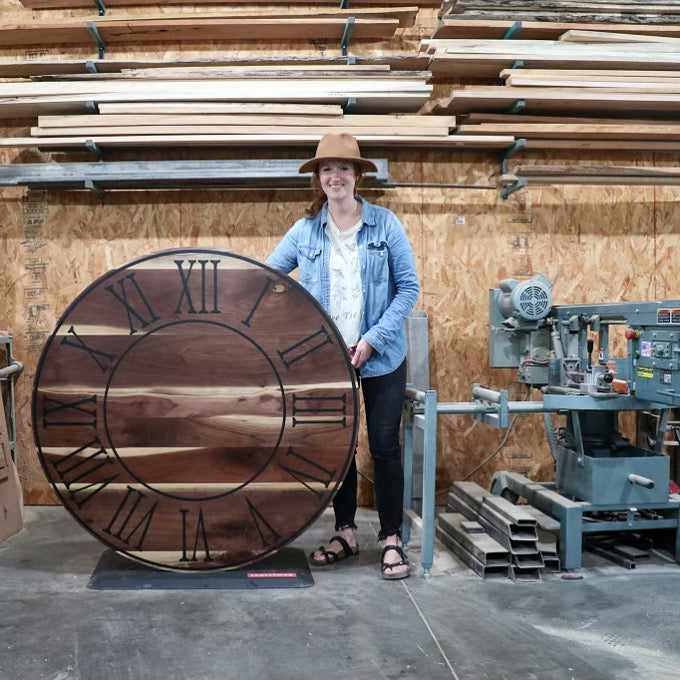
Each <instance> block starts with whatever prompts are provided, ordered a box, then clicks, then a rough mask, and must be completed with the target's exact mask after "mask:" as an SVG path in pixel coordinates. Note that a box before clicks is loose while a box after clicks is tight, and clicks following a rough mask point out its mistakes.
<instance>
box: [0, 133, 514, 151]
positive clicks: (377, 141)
mask: <svg viewBox="0 0 680 680" xmlns="http://www.w3.org/2000/svg"><path fill="white" fill-rule="evenodd" d="M320 137H321V135H320V134H317V135H308V134H304V135H281V134H276V135H130V136H128V135H115V136H110V137H107V136H102V137H98V136H96V135H92V136H90V135H88V136H87V137H54V138H49V139H39V138H36V137H5V138H0V147H5V148H36V147H39V148H41V149H45V150H49V149H68V148H71V149H73V148H79V149H86V148H87V144H88V143H89V142H94V143H95V144H96V145H97V146H99V147H102V148H142V147H160V148H163V147H173V146H175V147H182V146H194V147H199V146H212V147H217V146H235V147H245V148H254V147H259V146H264V147H267V146H280V147H297V146H310V147H313V146H315V145H316V144H317V143H318V142H319V139H320ZM356 138H357V141H358V142H359V143H360V144H361V145H362V147H363V146H364V145H365V146H366V147H380V148H382V147H392V146H395V147H397V148H404V146H405V145H407V146H409V147H412V148H434V149H453V148H457V149H461V148H463V149H464V148H468V149H485V148H488V149H503V148H507V147H509V146H511V145H512V144H513V143H514V141H515V138H514V137H512V136H510V135H499V136H497V137H493V136H490V135H488V136H487V135H474V136H466V135H448V136H446V137H437V136H431V135H411V136H399V137H392V136H388V135H356Z"/></svg>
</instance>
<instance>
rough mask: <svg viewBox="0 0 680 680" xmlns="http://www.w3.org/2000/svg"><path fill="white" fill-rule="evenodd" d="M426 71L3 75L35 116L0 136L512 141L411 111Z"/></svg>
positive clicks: (10, 98)
mask: <svg viewBox="0 0 680 680" xmlns="http://www.w3.org/2000/svg"><path fill="white" fill-rule="evenodd" d="M428 78H429V73H428V72H398V71H391V70H390V69H389V67H387V66H384V67H362V66H360V65H359V66H356V65H355V66H349V65H347V66H345V67H344V68H343V69H332V68H331V69H329V68H327V67H324V66H319V67H316V68H315V67H312V66H306V67H300V66H298V67H295V66H292V67H271V68H267V67H259V68H258V67H203V68H202V69H198V70H195V69H194V68H193V67H182V68H175V69H172V68H165V69H129V70H123V71H121V72H119V73H114V74H89V75H83V76H81V77H62V76H60V77H56V76H55V77H53V78H49V79H34V80H22V81H18V82H5V83H0V117H11V116H26V115H31V116H36V115H37V116H38V124H37V125H36V126H34V127H32V128H31V130H30V136H29V137H12V138H6V139H0V146H2V147H20V148H24V147H39V148H41V149H44V150H50V149H51V150H64V149H73V148H80V149H83V148H86V147H88V146H91V145H92V144H95V145H96V146H98V147H102V148H130V147H132V148H140V147H157V148H158V147H161V148H166V147H181V146H192V147H206V146H209V147H216V146H235V147H255V146H264V147H272V146H312V145H315V144H316V143H317V142H318V140H319V138H320V137H321V136H322V135H323V134H325V133H327V132H329V131H333V130H339V129H343V130H349V131H350V132H352V133H353V134H354V135H355V136H356V137H357V139H358V140H359V141H360V142H362V143H365V144H372V145H374V146H375V145H379V146H410V147H421V148H430V147H434V148H438V147H440V148H451V147H456V148H460V147H468V146H474V147H476V148H487V147H488V148H506V147H508V146H509V145H511V144H512V143H513V142H514V138H512V137H510V136H508V135H505V134H501V135H482V136H480V137H479V138H475V137H468V136H466V135H452V134H451V131H452V129H453V128H454V127H455V125H456V120H455V118H454V117H451V116H419V115H413V113H414V112H417V111H418V110H419V109H421V108H422V106H423V104H425V103H426V102H427V101H428V100H429V96H430V92H431V89H432V86H431V85H429V84H428V83H427V80H428ZM350 104H351V106H350ZM95 108H96V111H97V112H96V113H92V110H94V109H95ZM88 109H89V111H88ZM348 109H349V111H351V112H349V111H348ZM409 114H410V115H409Z"/></svg>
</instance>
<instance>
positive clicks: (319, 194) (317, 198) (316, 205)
mask: <svg viewBox="0 0 680 680" xmlns="http://www.w3.org/2000/svg"><path fill="white" fill-rule="evenodd" d="M352 165H353V166H354V177H355V180H356V183H355V185H354V188H355V189H356V188H357V187H358V186H359V182H361V178H362V177H363V176H364V173H363V172H362V170H361V167H360V166H359V165H357V164H356V163H352ZM312 189H313V190H314V198H313V199H312V202H311V203H310V204H309V207H308V208H307V212H306V213H305V215H306V216H307V217H314V215H317V214H318V213H319V211H320V210H321V208H323V204H324V203H325V202H326V200H327V199H326V194H324V192H323V189H322V188H321V182H320V181H319V164H318V163H317V164H316V167H315V168H314V172H313V173H312Z"/></svg>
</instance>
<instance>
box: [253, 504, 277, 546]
mask: <svg viewBox="0 0 680 680" xmlns="http://www.w3.org/2000/svg"><path fill="white" fill-rule="evenodd" d="M246 505H247V506H248V511H249V512H250V515H251V517H252V518H253V522H255V528H256V529H257V533H258V534H259V535H260V540H261V541H262V547H263V548H266V547H267V546H268V545H271V543H273V542H275V541H278V540H279V539H280V538H281V534H280V533H279V532H278V531H277V530H276V529H274V527H273V526H272V525H271V524H270V523H269V522H268V521H267V519H266V518H265V516H264V515H263V514H262V513H261V512H260V511H259V510H258V508H257V507H256V506H255V503H253V502H252V501H251V500H250V498H246Z"/></svg>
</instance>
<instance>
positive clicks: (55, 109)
mask: <svg viewBox="0 0 680 680" xmlns="http://www.w3.org/2000/svg"><path fill="white" fill-rule="evenodd" d="M265 96H266V97H267V98H268V100H269V102H271V101H276V100H277V99H278V101H282V102H288V103H291V102H299V103H301V104H310V103H323V104H336V105H339V106H346V105H347V104H348V102H349V101H350V99H352V104H353V107H352V110H353V111H356V112H357V113H383V112H384V113H394V112H397V111H399V112H415V111H419V110H420V109H422V108H423V106H424V105H425V104H426V103H427V102H428V100H429V93H427V92H422V93H421V92H407V93H394V92H366V93H352V92H347V91H338V92H334V93H331V94H320V93H311V92H310V93H307V94H303V93H297V94H296V95H295V96H291V95H286V93H285V92H282V93H280V94H279V95H274V94H273V93H270V92H260V93H259V94H257V93H254V94H253V95H252V96H250V97H245V96H244V97H241V98H240V100H241V101H244V102H247V101H259V100H261V99H262V98H263V97H265ZM195 99H196V97H195V94H192V93H191V92H183V93H174V94H173V93H170V94H168V93H158V94H157V95H155V96H153V95H152V96H149V95H148V94H147V95H146V96H145V95H143V94H137V93H128V94H127V95H122V96H121V95H119V94H115V93H102V94H99V95H96V97H93V96H92V95H91V94H90V95H88V94H75V95H62V96H52V97H47V96H45V97H15V98H6V99H4V100H2V101H0V119H2V118H35V117H36V116H39V115H46V114H51V115H54V114H77V113H82V114H84V113H87V112H88V111H89V110H90V108H91V103H92V101H93V100H95V101H96V102H97V104H98V106H99V109H100V110H102V105H103V104H102V103H118V104H120V105H121V107H122V109H123V110H129V108H128V104H134V103H141V104H142V105H143V106H144V107H148V106H149V104H150V102H154V103H156V104H157V105H158V106H159V107H161V108H162V109H164V110H168V108H167V107H168V106H172V104H173V103H181V104H182V105H185V104H187V105H190V102H192V101H194V100H195ZM203 99H204V100H206V103H207V101H213V102H215V103H219V95H217V94H213V96H212V97H211V96H209V95H206V96H204V97H203ZM231 99H232V100H233V97H232V98H231ZM194 110H196V109H194Z"/></svg>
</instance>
